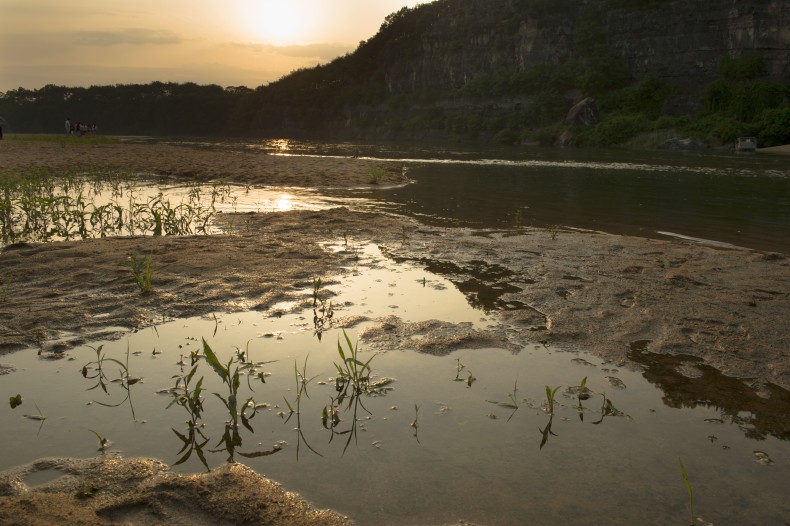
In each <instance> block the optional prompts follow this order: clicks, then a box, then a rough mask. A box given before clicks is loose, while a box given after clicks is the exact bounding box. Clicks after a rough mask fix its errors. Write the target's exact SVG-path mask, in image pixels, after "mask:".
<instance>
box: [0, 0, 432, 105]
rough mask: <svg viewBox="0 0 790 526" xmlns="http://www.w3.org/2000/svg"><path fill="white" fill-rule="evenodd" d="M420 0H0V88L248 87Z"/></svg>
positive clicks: (353, 40) (312, 60)
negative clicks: (171, 84) (188, 84)
mask: <svg viewBox="0 0 790 526" xmlns="http://www.w3.org/2000/svg"><path fill="white" fill-rule="evenodd" d="M417 3H426V0H422V2H419V1H418V0H0V91H6V90H9V89H13V88H18V87H24V88H29V89H35V88H40V87H42V86H44V85H46V84H56V85H65V86H90V85H107V84H126V83H148V82H151V81H154V80H161V81H164V82H167V81H172V82H187V81H192V82H197V83H199V84H219V85H221V86H239V85H244V86H248V87H250V88H254V87H256V86H259V85H261V84H267V83H268V82H271V81H272V80H276V79H278V78H280V77H282V76H283V75H285V74H287V73H289V72H290V71H293V70H294V69H296V68H300V67H309V66H314V65H316V64H318V63H325V62H328V61H330V60H331V59H333V58H335V57H337V56H339V55H342V54H344V53H346V52H347V51H352V50H354V49H356V47H357V46H358V45H359V41H360V40H365V39H368V38H370V37H371V36H373V35H374V34H375V33H376V31H378V28H379V26H380V25H381V23H382V22H383V20H384V17H385V16H386V15H388V14H389V13H392V12H394V11H397V10H398V9H400V8H401V7H403V6H409V7H412V6H414V5H416V4H417Z"/></svg>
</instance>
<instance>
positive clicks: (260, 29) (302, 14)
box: [240, 0, 316, 45]
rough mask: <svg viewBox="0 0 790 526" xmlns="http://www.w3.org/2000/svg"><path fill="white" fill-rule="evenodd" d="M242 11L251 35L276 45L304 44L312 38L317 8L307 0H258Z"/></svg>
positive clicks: (244, 21)
mask: <svg viewBox="0 0 790 526" xmlns="http://www.w3.org/2000/svg"><path fill="white" fill-rule="evenodd" d="M244 11H245V12H243V13H240V15H241V16H242V17H244V19H243V24H244V25H245V26H246V29H247V32H248V34H249V35H250V37H251V38H253V39H255V40H257V41H261V42H266V43H268V44H275V45H289V44H303V43H307V42H309V41H310V40H311V38H310V35H311V33H312V30H313V29H314V25H315V22H314V21H315V18H314V17H315V15H316V11H315V9H309V8H308V6H307V5H306V4H305V2H303V1H294V0H291V1H289V2H281V1H278V0H258V1H252V2H249V3H248V4H247V9H244Z"/></svg>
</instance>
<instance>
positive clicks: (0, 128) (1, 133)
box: [0, 124, 3, 141]
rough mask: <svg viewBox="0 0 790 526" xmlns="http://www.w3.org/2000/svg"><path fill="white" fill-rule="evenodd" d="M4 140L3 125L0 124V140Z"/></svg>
mask: <svg viewBox="0 0 790 526" xmlns="http://www.w3.org/2000/svg"><path fill="white" fill-rule="evenodd" d="M2 140H3V125H2V124H0V141H2Z"/></svg>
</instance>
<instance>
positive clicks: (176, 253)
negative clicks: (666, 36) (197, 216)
mask: <svg viewBox="0 0 790 526" xmlns="http://www.w3.org/2000/svg"><path fill="white" fill-rule="evenodd" d="M781 148H783V149H785V150H784V151H783V153H788V151H790V148H789V147H781ZM371 166H375V163H373V162H370V161H362V160H357V159H326V158H321V159H314V158H302V157H278V156H271V155H264V154H263V153H260V152H249V153H238V154H228V153H227V152H217V151H210V150H200V149H196V148H186V147H177V146H168V145H156V144H153V145H147V144H107V145H104V144H101V145H72V144H69V145H66V146H62V145H60V144H52V143H33V142H21V141H20V142H17V141H6V143H5V144H2V145H0V173H6V174H9V173H10V174H13V173H14V172H16V171H20V170H26V169H30V168H34V167H38V168H41V169H47V170H51V171H52V172H53V173H56V172H57V170H58V169H89V168H91V167H115V168H120V169H125V170H132V171H139V172H145V173H151V174H159V175H169V176H173V177H179V178H192V179H197V180H201V181H202V180H218V179H221V180H226V181H230V182H236V183H240V184H252V185H271V186H278V185H283V186H304V187H330V186H331V187H338V186H346V187H349V186H359V185H365V184H369V177H370V169H371ZM406 182H408V179H407V178H406V175H405V174H404V172H403V171H402V170H401V169H400V167H399V168H398V169H397V170H392V169H390V170H388V171H387V175H386V177H385V180H383V181H381V183H382V184H404V183H406ZM220 221H223V222H225V223H226V224H234V225H236V226H235V227H234V228H232V229H231V233H230V234H223V235H216V236H189V237H169V236H165V237H126V238H107V239H95V240H87V241H69V242H60V243H51V244H35V243H19V244H15V245H10V246H6V247H4V248H3V249H2V251H1V252H0V268H2V269H3V275H4V278H5V279H6V281H5V283H7V287H6V293H5V294H4V296H3V301H2V302H0V360H2V363H3V364H4V365H5V366H6V369H7V371H9V374H13V372H12V371H13V361H14V354H13V353H14V352H33V351H32V350H31V349H30V347H33V348H39V349H41V351H42V352H43V353H56V352H64V351H67V350H68V349H69V348H72V347H74V346H76V345H81V344H84V343H86V342H87V341H90V340H91V339H95V338H97V337H98V336H101V337H113V335H114V334H115V333H114V332H113V331H117V329H112V328H111V327H127V328H129V329H133V328H139V327H144V326H146V325H148V324H150V323H151V321H152V320H154V319H156V318H161V317H163V316H165V317H168V318H174V317H181V316H192V315H197V314H205V313H210V312H215V311H240V310H249V309H256V310H258V311H261V312H263V313H265V314H267V315H272V316H273V315H276V314H277V313H276V312H275V311H274V310H273V309H272V308H271V306H272V305H275V304H277V303H279V302H282V301H283V300H285V299H289V300H293V301H296V304H297V308H299V307H300V306H304V305H306V304H307V302H308V301H309V296H308V294H307V293H306V292H305V291H306V290H307V289H309V286H310V283H311V281H312V279H313V277H314V276H315V275H331V274H332V273H333V270H336V269H338V268H339V267H340V266H341V265H344V264H347V263H348V258H350V257H351V256H350V255H349V254H346V253H343V252H337V253H328V252H327V251H326V250H324V249H323V248H322V247H321V245H320V243H321V242H323V241H329V240H335V241H336V240H337V239H338V236H339V235H340V234H339V233H341V232H342V233H346V234H347V235H350V236H353V237H354V239H356V240H358V241H360V242H362V241H370V242H375V243H377V244H379V245H380V246H382V247H385V248H386V249H387V250H388V252H390V253H391V254H393V255H397V256H398V257H400V258H403V259H405V260H413V261H415V262H417V261H420V260H421V259H424V258H430V259H432V260H436V261H443V262H452V263H453V264H456V265H458V267H459V268H463V267H464V266H465V265H468V264H469V263H470V262H474V261H485V262H486V263H488V264H491V265H499V266H501V267H502V268H505V269H507V270H508V271H509V273H510V275H511V278H505V279H504V281H499V282H497V283H492V284H495V285H502V284H503V283H504V282H508V279H510V280H511V281H510V283H518V284H520V285H522V286H520V287H518V290H516V289H515V288H514V289H513V290H512V291H511V292H508V293H507V294H505V295H504V296H503V297H504V298H505V299H507V300H511V301H518V302H521V303H523V304H526V305H530V306H531V307H532V308H531V310H522V311H502V312H500V313H499V314H498V316H499V317H500V321H501V328H500V329H499V330H492V331H491V333H490V334H487V335H471V336H470V337H469V338H453V337H452V334H448V333H447V327H443V328H442V331H437V332H436V333H431V332H430V331H431V330H433V329H432V328H431V327H410V326H408V325H407V324H403V323H401V322H399V320H392V319H387V320H376V318H375V317H373V318H372V320H373V321H378V322H380V326H381V327H384V326H386V330H377V329H376V328H373V329H371V330H370V331H368V333H367V335H364V334H363V335H361V338H362V341H363V342H364V343H365V344H367V345H371V346H376V345H382V346H392V347H397V346H398V341H402V340H404V339H403V338H398V334H400V333H399V331H405V332H408V331H425V333H426V334H427V335H428V336H430V337H426V338H425V340H426V341H430V342H431V346H430V347H427V346H426V348H424V349H419V348H418V349H416V350H417V351H421V352H430V353H436V354H446V353H449V352H452V351H453V350H455V349H458V348H464V346H467V347H466V348H468V346H472V347H473V346H474V345H475V343H476V342H475V338H479V340H480V342H478V343H482V344H486V345H490V344H491V343H492V342H499V344H500V345H501V346H503V347H505V346H515V347H518V346H519V345H524V344H525V343H526V342H540V343H543V344H544V345H546V346H551V347H552V348H557V349H563V348H569V349H579V348H583V349H589V350H590V351H591V352H593V353H595V354H596V355H598V356H602V357H605V358H607V359H610V360H612V361H613V362H615V363H617V364H621V365H622V366H624V367H631V368H635V369H638V368H639V367H642V365H640V360H647V359H649V356H650V355H668V356H682V357H689V358H692V359H693V361H691V362H689V361H684V362H683V363H682V364H679V365H678V367H677V370H676V371H675V373H676V374H677V373H679V374H680V375H681V376H683V377H688V378H693V377H694V376H695V375H698V374H700V372H699V370H700V368H701V367H712V368H714V369H715V370H717V371H719V372H720V373H723V374H725V375H727V376H730V377H733V378H736V379H738V380H739V381H740V382H741V383H742V386H743V389H744V390H745V392H748V393H751V396H752V398H753V399H754V400H753V402H752V403H753V404H755V405H754V407H752V408H751V409H752V410H753V411H757V412H759V411H763V413H762V414H763V418H764V419H766V420H767V421H768V424H766V425H771V426H774V427H775V428H776V429H778V430H779V431H780V432H787V429H786V428H787V427H788V424H787V423H786V422H785V421H783V419H786V410H787V409H788V408H786V407H777V406H771V407H769V408H767V409H766V407H765V405H770V402H769V401H768V399H769V398H770V393H771V392H772V390H773V389H776V386H778V387H780V388H783V389H790V334H789V333H788V331H787V328H786V322H787V312H790V261H788V259H787V258H786V256H785V255H784V254H777V253H762V252H757V251H752V250H745V249H739V248H735V247H717V246H705V245H701V244H698V243H694V242H692V241H685V240H678V241H666V240H663V241H659V240H649V239H643V238H636V237H626V236H616V235H610V234H605V233H599V232H579V231H574V230H570V229H560V230H558V231H552V232H549V231H547V230H544V229H532V228H518V229H516V228H514V229H511V230H507V231H485V232H478V231H473V230H469V229H460V228H456V229H453V228H432V227H427V226H424V225H420V224H418V223H416V222H414V221H412V220H409V219H405V218H396V217H391V216H385V215H382V214H373V213H358V212H353V211H350V210H347V209H345V208H335V209H331V210H326V211H320V212H285V213H271V214H263V213H261V214H244V215H235V214H223V217H222V218H221V219H220ZM125 254H142V255H150V256H151V257H152V259H153V261H154V280H153V281H154V289H155V290H154V292H153V293H152V294H147V295H143V294H140V293H139V291H137V290H136V288H135V286H134V284H133V283H131V282H130V280H129V279H128V271H127V270H125V269H123V268H119V267H118V266H117V265H116V264H115V263H116V261H117V260H118V257H119V255H125ZM262 276H263V277H264V278H262ZM525 282H528V283H530V285H529V286H523V284H524V283H525ZM334 285H339V284H334ZM328 286H329V288H330V289H331V287H332V286H333V284H329V285H328ZM97 314H102V316H101V317H97V316H96V315H97ZM338 323H339V324H342V321H339V322H338ZM536 326H539V327H540V330H532V328H534V327H536ZM519 328H520V329H521V330H518V329H519ZM450 332H452V331H450ZM120 336H121V334H115V337H120ZM636 342H643V343H644V342H649V343H644V347H645V348H643V347H639V348H637V347H636V346H635V343H636ZM23 349H24V350H23ZM641 353H644V356H643V355H642V354H641ZM707 395H708V396H710V397H716V396H718V395H717V393H715V392H712V393H707ZM760 404H764V405H760ZM783 411H784V413H783ZM783 415H784V416H783ZM118 462H119V463H120V464H119V465H125V464H124V462H128V463H129V464H128V465H126V466H127V467H128V469H130V470H131V469H142V468H141V467H140V466H141V465H142V464H140V463H139V462H138V461H134V460H120V459H119V460H118ZM135 462H137V463H136V464H135ZM97 469H98V468H97V466H96V465H93V464H91V465H75V466H73V473H74V477H76V478H75V480H76V481H77V482H74V483H75V484H76V483H78V482H79V481H84V480H88V479H90V477H96V476H97V473H98V471H97ZM124 469H126V468H124ZM167 476H168V477H172V478H171V479H168V480H170V481H171V482H172V483H173V484H172V485H171V486H170V487H171V489H170V491H172V492H174V494H178V495H179V499H181V500H180V501H179V502H182V503H183V505H180V506H175V507H172V508H168V509H167V510H166V513H167V514H169V515H168V517H174V518H178V517H180V519H179V520H181V519H183V520H181V522H178V521H176V519H173V521H174V522H169V523H172V524H179V523H184V524H186V523H190V524H195V523H194V522H189V520H188V519H189V517H190V516H189V515H188V514H187V512H188V506H187V502H188V495H190V494H191V493H190V492H192V491H194V488H195V487H196V485H197V486H199V487H201V488H202V487H204V486H203V485H206V486H205V487H209V486H210V487H211V491H212V492H215V491H230V492H232V491H234V490H233V489H232V488H229V487H227V486H224V489H223V488H222V487H219V486H217V487H214V486H211V484H212V482H210V481H207V479H204V478H201V477H195V478H193V479H191V482H190V483H187V482H185V481H186V480H187V479H188V477H186V478H185V477H180V476H177V475H173V474H168V475H167ZM234 476H238V477H240V478H245V480H247V479H249V478H250V477H253V478H254V477H257V475H254V474H249V473H246V472H244V473H239V474H236V475H234ZM19 477H20V475H19V473H16V474H15V473H6V474H5V475H4V476H3V477H0V495H2V496H3V497H2V506H0V522H6V521H8V520H9V518H10V517H14V518H15V520H16V521H17V522H16V523H18V524H45V523H48V522H47V521H55V520H72V519H73V520H74V522H72V523H73V524H108V523H110V522H108V521H109V520H112V521H117V522H124V521H125V520H129V519H131V518H132V516H133V515H132V514H133V513H137V515H135V517H136V518H138V519H142V520H139V521H138V522H136V524H157V523H159V522H161V520H164V519H163V516H156V515H155V514H152V515H150V516H148V515H145V514H144V513H141V512H140V513H138V512H139V510H137V511H135V509H133V508H132V507H129V506H125V504H124V503H126V504H128V503H129V502H133V501H135V499H138V500H139V501H146V500H148V501H150V500H151V499H155V495H156V491H155V489H156V485H155V483H153V482H151V481H150V480H148V479H146V477H142V479H138V478H135V477H133V476H131V475H130V477H129V479H128V480H129V481H131V480H132V479H133V480H134V481H135V482H134V487H133V488H132V487H131V486H130V484H131V482H129V483H121V482H118V483H117V487H118V488H119V489H118V491H117V492H116V493H115V494H114V495H113V497H112V498H113V500H111V501H96V500H92V499H87V500H83V501H75V500H74V499H71V501H69V503H68V504H66V503H65V499H64V497H63V493H60V494H59V493H58V492H56V491H53V492H46V493H44V492H37V493H36V494H35V495H34V496H33V495H31V494H30V492H27V491H23V490H22V489H20V488H21V486H20V484H19V482H18V481H19ZM207 477H209V478H211V477H214V478H213V479H212V480H216V479H217V476H216V475H208V476H207ZM140 480H142V482H140ZM146 480H148V481H147V482H146ZM140 485H146V486H145V488H142V486H140ZM72 489H73V488H72V486H69V488H67V489H65V490H63V491H71V490H72ZM282 499H283V497H282V494H281V493H279V490H276V489H272V490H271V491H270V492H269V491H265V490H261V492H260V493H259V494H257V495H256V498H255V499H252V498H250V499H249V501H248V502H246V503H240V504H239V505H240V506H241V508H240V509H241V510H242V511H240V512H239V513H243V510H248V511H249V510H250V509H252V508H244V506H248V507H249V506H263V507H265V506H268V503H269V502H271V501H277V502H282ZM176 500H177V499H176ZM176 500H173V502H176ZM30 502H33V503H34V504H35V505H34V506H30V505H28V504H29V503H30ZM26 503H27V504H26ZM64 506H65V509H67V510H68V511H70V512H73V513H74V515H69V516H68V517H71V519H64V517H66V516H65V515H63V513H64V511H63V510H64ZM294 506H295V507H294V508H289V509H294V510H296V509H297V508H298V509H299V510H301V511H300V512H299V513H301V515H294V517H296V518H293V517H292V518H291V519H289V520H291V522H288V521H287V520H285V519H283V520H282V521H278V520H274V515H272V514H266V513H264V515H263V518H261V519H256V520H258V522H256V521H255V520H253V521H251V522H250V524H342V523H344V521H345V520H346V519H345V518H342V517H339V516H335V515H333V514H331V513H329V512H317V511H315V510H312V511H310V510H308V511H307V512H305V511H304V510H305V509H306V508H304V506H305V505H304V503H298V504H294ZM286 507H287V506H286ZM303 512H304V513H303ZM203 513H204V515H202V516H203V518H204V519H205V522H204V523H205V524H210V523H212V520H214V519H216V518H218V517H220V516H223V515H222V513H224V511H223V510H222V509H221V507H220V506H219V505H217V506H216V507H214V508H212V507H210V506H209V507H207V508H206V510H204V512H203ZM322 513H323V514H322ZM17 514H19V515H17ZM278 516H279V515H278ZM76 517H79V520H77V519H76Z"/></svg>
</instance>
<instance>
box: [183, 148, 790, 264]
mask: <svg viewBox="0 0 790 526" xmlns="http://www.w3.org/2000/svg"><path fill="white" fill-rule="evenodd" d="M177 142H178V143H180V144H184V143H187V144H192V145H194V146H196V147H209V148H227V149H262V150H264V151H267V152H269V153H271V154H279V155H311V156H322V155H332V156H355V157H361V158H371V159H378V160H381V161H382V162H383V163H387V164H390V165H394V166H395V168H397V167H399V166H405V167H407V168H408V170H409V172H408V173H409V175H410V176H411V177H412V178H413V179H415V180H416V181H417V182H418V184H415V185H409V186H407V187H405V188H398V189H395V190H386V191H377V190H375V189H372V190H370V191H367V192H359V191H358V192H356V194H355V195H364V196H365V197H369V198H371V199H373V200H374V201H375V203H376V207H377V208H378V209H385V210H391V211H396V212H399V213H406V214H411V215H414V216H418V217H420V218H421V219H422V220H424V221H430V222H446V221H450V222H452V223H455V224H464V225H472V226H479V227H502V226H512V225H513V224H514V222H515V221H517V220H518V221H520V222H521V224H523V225H532V226H550V225H562V226H568V227H576V228H585V229H594V230H601V231H605V232H610V233H614V234H628V235H638V236H645V237H665V236H667V235H670V236H671V235H679V236H687V237H692V238H699V239H705V240H711V241H717V242H722V243H729V244H734V245H737V246H742V247H747V248H753V249H757V250H764V251H779V252H788V251H790V235H788V233H790V158H788V157H787V156H781V155H771V154H756V155H743V154H736V153H734V152H729V151H713V152H704V153H698V152H670V151H634V150H617V149H607V150H600V149H595V150H581V149H558V148H542V147H519V148H509V147H508V148H505V147H501V148H493V147H492V148H485V149H483V148H474V147H465V146H464V145H458V146H455V147H447V146H431V145H423V146H403V145H366V144H355V143H341V144H336V143H318V142H310V141H293V140H269V141H261V142H250V141H244V140H235V141H234V140H229V141H221V142H217V141H214V142H200V141H183V140H181V141H177ZM331 194H332V195H345V196H348V195H349V194H348V192H334V193H331Z"/></svg>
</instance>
